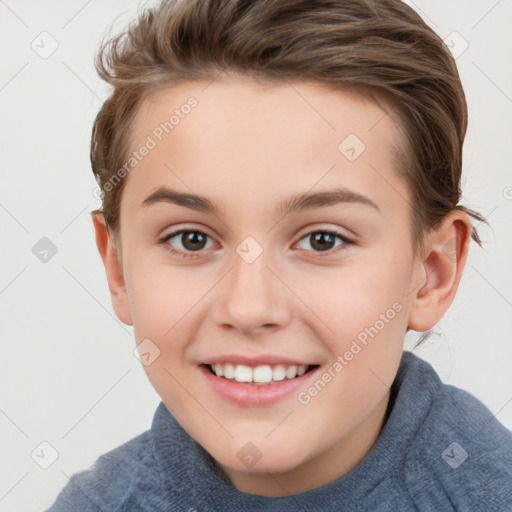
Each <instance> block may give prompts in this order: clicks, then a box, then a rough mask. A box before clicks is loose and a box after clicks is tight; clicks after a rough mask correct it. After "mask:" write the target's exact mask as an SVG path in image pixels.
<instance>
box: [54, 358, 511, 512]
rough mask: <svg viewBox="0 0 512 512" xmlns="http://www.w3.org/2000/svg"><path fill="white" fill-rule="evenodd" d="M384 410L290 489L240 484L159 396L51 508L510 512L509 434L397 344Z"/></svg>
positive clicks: (125, 511)
mask: <svg viewBox="0 0 512 512" xmlns="http://www.w3.org/2000/svg"><path fill="white" fill-rule="evenodd" d="M391 400H392V402H391V405H392V410H391V413H390V416H389V418H388V420H387V422H386V424H385V426H384V428H383V429H382V432H381V434H380V437H379V438H378V440H377V442H376V443H375V445H374V446H373V448H372V449H371V451H370V453H369V454H368V455H367V456H366V457H365V458H364V459H363V460H362V461H361V462H360V463H359V464H358V465H357V466H356V467H355V468H353V469H352V471H350V472H349V473H347V474H346V475H344V476H342V477H341V478H339V479H337V480H335V481H333V482H331V483H329V484H326V485H323V486H321V487H317V488H315V489H312V490H310V491H307V492H304V493H301V494H295V495H292V496H285V497H278V498H269V497H264V496H258V495H253V494H247V493H244V492H240V491H238V490H237V489H236V488H235V487H233V485H231V483H230V482H229V481H228V480H227V479H226V477H224V475H223V474H222V473H221V472H220V471H219V470H218V469H217V468H216V466H215V464H214V463H213V459H212V458H211V456H210V455H209V454H208V453H207V452H206V451H205V450H204V449H203V448H202V447H201V446H200V445H199V444H197V443H196V442H195V441H194V440H193V439H192V438H191V437H190V436H189V435H188V434H187V433H186V432H185V431H184V430H183V429H182V428H181V426H180V425H179V424H178V422H177V421H176V420H175V419H174V417H173V416H172V415H171V414H170V412H169V410H168V409H167V408H166V406H165V405H164V403H163V402H161V403H160V405H159V406H158V408H157V410H156V412H155V415H154V418H153V423H152V426H151V429H150V430H148V431H146V432H144V433H142V434H140V435H139V436H137V437H135V438H134V439H132V440H130V441H128V442H127V443H125V444H123V445H121V446H119V447H118V448H116V449H114V450H112V451H110V452H108V453H106V454H104V455H102V456H101V457H99V458H98V460H97V461H96V462H95V464H94V465H93V467H92V468H91V469H89V470H87V471H83V472H81V473H77V474H74V475H73V476H72V477H71V480H70V482H69V483H68V484H67V485H66V487H65V488H64V489H63V490H62V491H61V493H60V494H59V496H58V497H57V500H56V502H55V503H54V504H53V505H52V507H51V508H50V509H49V512H64V511H66V512H75V511H77V512H78V511H79V512H89V511H91V512H93V511H94V512H97V511H109V512H128V511H137V512H141V511H152V512H159V511H173V512H174V511H176V512H206V511H222V512H231V511H233V512H243V511H270V510H272V511H315V512H316V511H350V512H353V511H382V512H391V511H393V512H397V511H416V510H419V511H421V512H427V511H435V512H445V511H451V510H457V511H478V512H487V511H488V512H501V511H507V512H510V511H512V432H511V431H509V430H508V429H506V428H505V427H504V426H503V425H502V424H501V423H500V422H499V421H498V420H497V419H496V418H495V417H494V416H493V414H492V413H491V412H490V411H489V409H488V408H487V407H485V406H484V405H483V404H482V402H480V401H479V400H478V399H477V398H475V397H474V396H473V395H471V394H469V393H467V392H466V391H463V390H462V389H459V388H456V387H454V386H451V385H448V384H444V383H443V382H442V381H441V380H440V379H439V377H438V375H437V374H436V372H435V370H434V369H433V368H432V366H431V365H430V364H429V363H427V362H426V361H423V360H422V359H420V358H419V357H418V356H416V355H415V354H413V353H412V352H408V351H404V352H403V357H402V360H401V363H400V368H399V370H398V373H397V375H396V378H395V380H394V382H393V386H392V388H391Z"/></svg>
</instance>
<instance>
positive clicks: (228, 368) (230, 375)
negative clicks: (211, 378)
mask: <svg viewBox="0 0 512 512" xmlns="http://www.w3.org/2000/svg"><path fill="white" fill-rule="evenodd" d="M220 366H224V377H226V379H234V378H235V367H234V366H233V365H232V364H229V363H228V364H223V365H220ZM214 371H215V370H214ZM219 377H220V375H219Z"/></svg>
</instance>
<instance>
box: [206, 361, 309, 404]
mask: <svg viewBox="0 0 512 512" xmlns="http://www.w3.org/2000/svg"><path fill="white" fill-rule="evenodd" d="M199 369H200V371H201V373H202V374H203V375H204V377H205V378H206V381H207V382H208V384H209V385H210V386H211V387H212V389H213V390H214V391H215V392H216V393H218V394H219V395H220V396H222V397H223V398H227V399H228V400H230V401H231V402H234V403H236V404H237V405H240V406H246V407H263V406H266V405H272V404H275V403H276V402H279V401H280V400H283V399H284V398H286V397H288V396H290V395H291V394H292V393H294V392H297V391H298V390H299V389H300V388H301V387H303V386H304V385H305V382H306V381H307V380H309V378H310V377H311V375H313V374H314V373H316V370H318V368H314V369H313V370H310V371H309V372H307V373H305V374H304V375H301V376H300V377H295V378H294V379H285V380H282V381H279V382H275V383H272V384H266V385H257V384H247V383H243V382H233V381H230V380H228V379H225V378H224V377H217V376H216V375H214V374H213V373H211V372H210V370H209V369H208V368H207V367H206V366H205V365H200V366H199Z"/></svg>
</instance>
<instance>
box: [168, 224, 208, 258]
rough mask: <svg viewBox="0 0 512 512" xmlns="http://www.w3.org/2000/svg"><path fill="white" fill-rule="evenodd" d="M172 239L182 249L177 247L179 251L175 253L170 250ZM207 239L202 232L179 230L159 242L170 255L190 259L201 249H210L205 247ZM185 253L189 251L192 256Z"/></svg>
mask: <svg viewBox="0 0 512 512" xmlns="http://www.w3.org/2000/svg"><path fill="white" fill-rule="evenodd" d="M174 238H175V239H176V240H177V241H178V243H180V244H181V245H182V247H183V248H179V247H178V249H179V250H177V251H176V250H174V249H173V248H172V246H171V243H170V242H171V240H173V239H174ZM209 238H210V237H209V236H208V235H207V234H205V233H203V232H202V231H197V230H191V229H190V230H186V229H181V230H180V231H175V232H174V233H170V234H169V235H166V236H165V237H164V238H162V239H161V240H160V242H161V243H162V244H164V245H165V247H166V248H167V250H169V251H170V252H171V253H172V254H176V255H178V256H181V257H182V258H190V257H193V256H194V254H193V253H194V252H200V251H201V249H205V248H206V249H209V248H210V247H206V242H207V239H209ZM187 251H190V252H191V253H192V254H190V253H189V252H187Z"/></svg>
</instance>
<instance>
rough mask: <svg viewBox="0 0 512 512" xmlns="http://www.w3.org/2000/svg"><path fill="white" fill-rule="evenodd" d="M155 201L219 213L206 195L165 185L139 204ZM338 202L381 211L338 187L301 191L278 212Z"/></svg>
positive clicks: (373, 204)
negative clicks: (173, 188)
mask: <svg viewBox="0 0 512 512" xmlns="http://www.w3.org/2000/svg"><path fill="white" fill-rule="evenodd" d="M156 203H171V204H176V205H178V206H183V207H185V208H188V209H190V210H194V211H199V212H203V213H212V214H216V215H217V214H219V213H220V208H219V206H218V205H217V204H216V203H215V202H214V201H211V200H210V199H208V198H207V197H203V196H199V195H196V194H190V193H187V192H178V191H176V190H171V189H169V188H166V187H160V188H159V189H158V190H156V191H155V192H153V193H152V194H151V195H149V196H148V197H147V198H146V199H144V201H143V202H142V204H141V207H146V206H150V205H152V204H156ZM340 203H355V204H361V205H365V206H370V207H371V208H374V209H375V210H377V211H378V212H379V213H382V212H381V210H380V208H379V207H378V205H377V204H376V203H375V202H374V201H372V200H371V199H369V198H368V197H366V196H363V195H361V194H359V193H357V192H354V191H352V190H348V189H345V188H338V189H335V190H328V191H324V192H314V193H308V192H305V193H302V194H298V195H296V196H294V197H291V198H289V199H287V200H285V201H283V202H282V203H280V204H279V206H278V209H277V211H278V214H279V215H281V216H285V215H288V214H290V213H293V212H297V211H303V210H310V209H313V208H321V207H324V206H332V205H335V204H340Z"/></svg>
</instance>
